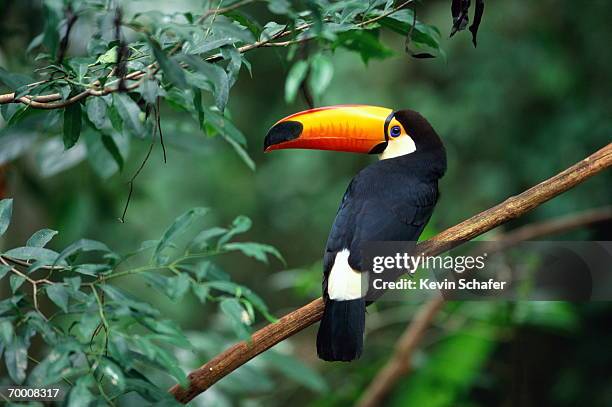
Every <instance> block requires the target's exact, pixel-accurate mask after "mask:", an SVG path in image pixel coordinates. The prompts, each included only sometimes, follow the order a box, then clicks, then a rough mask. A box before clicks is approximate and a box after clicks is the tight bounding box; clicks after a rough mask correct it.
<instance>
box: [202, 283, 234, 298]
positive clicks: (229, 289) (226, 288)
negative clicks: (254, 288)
mask: <svg viewBox="0 0 612 407" xmlns="http://www.w3.org/2000/svg"><path fill="white" fill-rule="evenodd" d="M204 286H205V287H208V288H212V289H215V290H219V291H221V292H224V293H227V294H230V295H238V294H239V293H240V292H241V291H242V286H240V285H238V284H236V283H232V282H230V281H210V282H208V283H204Z"/></svg>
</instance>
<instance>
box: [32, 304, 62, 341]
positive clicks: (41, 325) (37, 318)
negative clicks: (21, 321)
mask: <svg viewBox="0 0 612 407" xmlns="http://www.w3.org/2000/svg"><path fill="white" fill-rule="evenodd" d="M26 318H27V324H28V327H30V328H31V329H33V330H34V331H36V332H38V333H39V334H40V335H41V336H42V338H43V340H44V341H45V342H47V344H49V345H53V346H55V345H56V344H57V334H56V332H55V331H54V329H53V325H52V324H51V322H49V321H48V320H46V319H44V318H43V317H42V316H41V315H40V314H39V313H38V311H34V310H32V311H30V312H28V313H27V314H26Z"/></svg>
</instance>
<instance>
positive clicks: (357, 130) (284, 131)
mask: <svg viewBox="0 0 612 407" xmlns="http://www.w3.org/2000/svg"><path fill="white" fill-rule="evenodd" d="M392 118H393V110H392V109H387V108H384V107H377V106H366V105H338V106H328V107H320V108H317V109H311V110H305V111H303V112H299V113H296V114H293V115H291V116H288V117H285V118H284V119H282V120H280V121H278V122H277V123H276V124H275V125H274V126H272V128H271V129H270V130H269V131H268V134H267V135H266V138H265V140H264V151H265V152H268V151H272V150H280V149H285V148H304V149H315V150H334V151H347V152H352V153H380V152H381V151H382V150H384V148H385V147H386V145H387V139H386V137H385V134H386V128H385V127H386V126H388V123H389V122H390V121H391V119H392Z"/></svg>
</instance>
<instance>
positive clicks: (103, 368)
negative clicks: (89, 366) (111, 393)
mask: <svg viewBox="0 0 612 407" xmlns="http://www.w3.org/2000/svg"><path fill="white" fill-rule="evenodd" d="M98 371H99V372H100V373H102V374H104V377H106V378H107V379H108V381H109V382H110V383H111V384H112V385H113V386H115V387H118V388H119V389H120V390H123V389H124V388H125V376H124V375H123V371H122V370H121V368H119V366H117V365H116V364H115V363H113V362H112V361H111V360H110V359H107V358H102V359H101V360H100V365H99V366H98Z"/></svg>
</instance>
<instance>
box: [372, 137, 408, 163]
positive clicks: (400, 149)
mask: <svg viewBox="0 0 612 407" xmlns="http://www.w3.org/2000/svg"><path fill="white" fill-rule="evenodd" d="M415 151H416V144H414V140H412V137H410V136H408V135H405V134H404V135H402V136H400V137H398V138H396V139H392V140H389V141H388V142H387V148H385V150H384V151H383V152H382V154H380V156H379V157H380V159H381V160H386V159H388V158H395V157H399V156H402V155H406V154H410V153H414V152H415Z"/></svg>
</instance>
